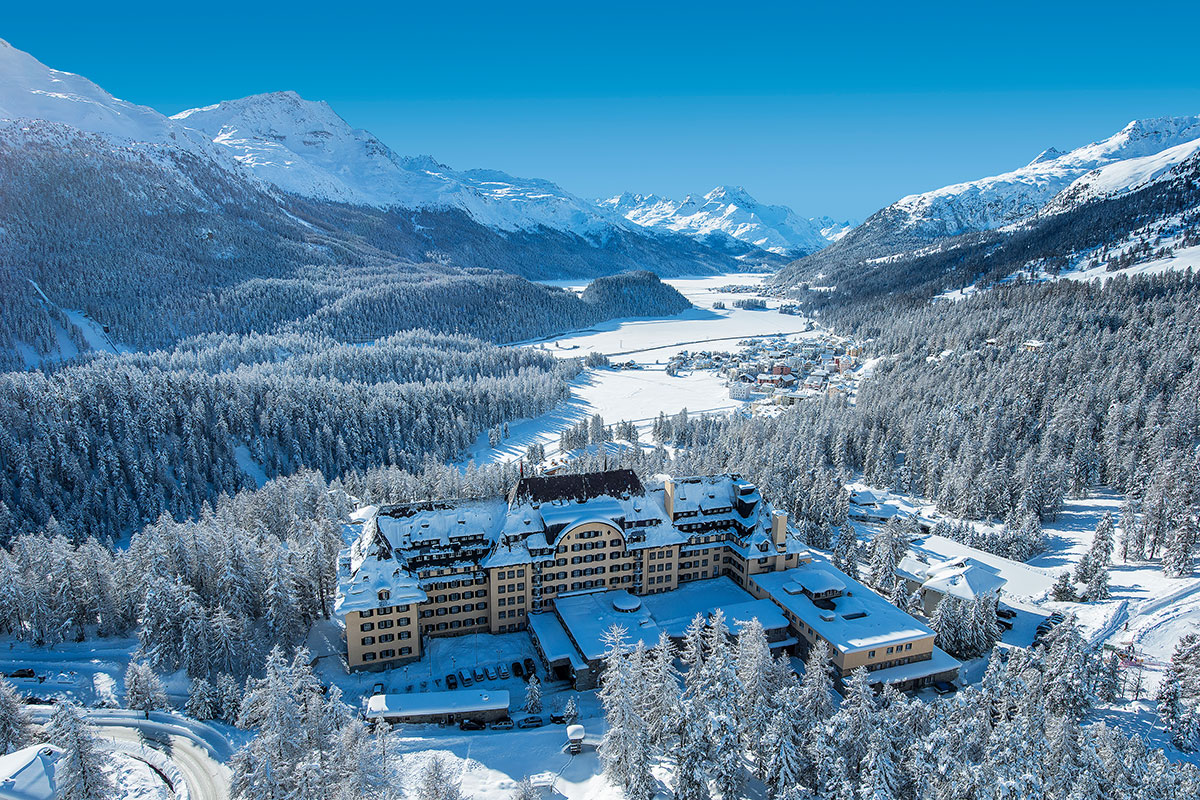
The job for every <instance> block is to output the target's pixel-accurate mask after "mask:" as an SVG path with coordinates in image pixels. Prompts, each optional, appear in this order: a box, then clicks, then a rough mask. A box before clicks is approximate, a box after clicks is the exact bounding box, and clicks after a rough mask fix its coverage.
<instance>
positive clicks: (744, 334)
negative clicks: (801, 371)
mask: <svg viewBox="0 0 1200 800" xmlns="http://www.w3.org/2000/svg"><path fill="white" fill-rule="evenodd" d="M764 277H765V276H763V275H746V274H743V273H734V274H728V275H711V276H708V277H705V278H664V279H663V283H667V284H670V285H671V286H674V287H675V288H676V289H678V290H679V292H680V294H682V295H683V296H684V297H686V298H687V299H688V301H689V302H691V304H692V305H693V306H695V308H690V309H688V310H687V311H684V312H683V313H681V314H677V315H676V316H673V317H662V318H656V319H615V320H609V321H607V322H604V323H601V324H599V325H594V326H592V327H590V328H587V329H584V330H580V331H573V332H571V333H567V334H564V335H562V336H557V337H554V338H552V339H546V340H540V341H537V342H527V343H525V344H527V345H528V346H531V347H541V348H544V349H545V350H547V351H548V352H551V353H554V354H555V355H559V356H562V357H563V358H574V357H576V356H581V355H585V354H587V353H589V352H592V351H595V352H598V353H604V354H605V355H607V356H612V357H618V356H619V357H620V358H621V360H623V361H625V360H629V361H636V362H637V363H639V364H654V363H656V362H661V363H664V364H665V363H666V362H667V361H668V360H669V359H670V357H671V356H673V355H675V354H676V353H678V352H680V351H681V350H691V351H695V350H732V349H734V348H735V346H736V345H737V341H738V340H739V339H745V338H748V337H751V336H770V335H774V334H780V333H797V332H800V331H802V329H803V328H804V327H805V326H804V318H803V317H797V316H793V315H790V314H780V313H779V311H778V309H779V305H780V302H779V300H776V299H774V298H766V304H767V308H766V309H765V310H759V311H748V310H745V309H740V308H734V307H733V303H734V301H736V300H743V299H746V298H750V297H754V296H755V295H754V294H753V293H747V294H743V293H739V292H722V291H718V289H720V288H721V287H725V286H731V285H737V286H759V285H761V284H762V281H763V279H764ZM555 285H558V286H562V287H563V288H568V289H573V290H578V291H582V290H583V288H584V285H583V284H571V283H557V284H555ZM718 301H720V302H724V303H725V306H726V307H725V308H724V309H714V308H713V307H712V306H713V303H714V302H718ZM809 335H812V336H815V335H817V334H816V333H812V334H809Z"/></svg>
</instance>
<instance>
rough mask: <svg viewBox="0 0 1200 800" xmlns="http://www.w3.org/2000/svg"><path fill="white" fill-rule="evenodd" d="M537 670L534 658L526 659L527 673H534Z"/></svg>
mask: <svg viewBox="0 0 1200 800" xmlns="http://www.w3.org/2000/svg"><path fill="white" fill-rule="evenodd" d="M536 672H537V668H536V666H535V665H534V663H533V659H532V658H527V659H525V674H526V675H533V674H534V673H536Z"/></svg>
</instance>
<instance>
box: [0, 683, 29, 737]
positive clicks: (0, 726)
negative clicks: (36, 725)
mask: <svg viewBox="0 0 1200 800" xmlns="http://www.w3.org/2000/svg"><path fill="white" fill-rule="evenodd" d="M32 737H33V721H32V720H31V719H30V717H29V713H28V712H27V711H26V710H25V706H24V703H22V702H21V698H20V696H19V695H18V694H17V691H16V689H14V688H13V685H12V684H11V683H9V682H8V681H7V680H3V679H0V755H5V754H6V753H11V752H13V751H15V750H20V749H21V748H22V747H25V746H26V745H29V744H32Z"/></svg>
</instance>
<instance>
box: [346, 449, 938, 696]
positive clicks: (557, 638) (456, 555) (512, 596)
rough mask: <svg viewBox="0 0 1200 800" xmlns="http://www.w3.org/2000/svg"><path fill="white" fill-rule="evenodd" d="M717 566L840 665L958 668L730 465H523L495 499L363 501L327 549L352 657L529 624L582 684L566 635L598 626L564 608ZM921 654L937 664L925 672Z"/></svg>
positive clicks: (365, 663)
mask: <svg viewBox="0 0 1200 800" xmlns="http://www.w3.org/2000/svg"><path fill="white" fill-rule="evenodd" d="M716 579H723V580H722V584H721V585H722V586H724V585H727V584H728V583H730V582H731V583H732V584H734V585H735V586H736V587H737V591H739V592H743V593H744V599H745V600H746V601H753V600H770V601H772V603H773V604H774V606H775V607H776V608H777V609H778V611H779V612H781V613H782V615H783V617H784V618H786V619H787V628H788V631H789V632H790V636H786V635H783V634H782V633H781V632H779V631H777V632H776V633H777V634H778V635H775V636H774V637H773V638H774V639H775V644H779V643H781V642H782V643H783V645H784V646H794V647H796V648H797V649H798V650H799V651H800V652H801V654H803V653H804V652H806V651H807V648H808V646H810V645H811V644H812V643H815V642H820V641H824V642H828V643H829V644H830V645H831V647H832V649H833V653H834V664H835V666H836V667H837V668H838V672H839V674H840V675H844V674H849V672H850V671H851V670H853V669H854V668H855V667H856V666H859V665H864V666H867V667H868V669H872V670H880V671H884V670H889V669H894V668H895V667H905V669H904V670H901V671H897V672H896V673H895V675H896V677H903V678H904V680H903V681H899V680H895V681H893V680H886V679H887V678H888V676H887V675H886V674H883V673H882V672H881V679H884V680H886V682H896V683H903V684H905V685H920V684H921V683H923V682H928V681H929V680H933V679H934V678H935V677H936V678H942V677H946V676H947V675H948V674H950V673H953V672H956V671H957V666H958V665H957V662H954V661H953V659H950V657H949V656H946V655H945V654H944V653H941V651H938V650H936V648H934V647H933V632H932V631H931V630H930V629H929V628H928V627H926V626H924V625H922V624H921V623H920V622H918V621H917V620H915V619H914V618H912V617H910V616H909V615H907V614H905V613H904V612H902V611H900V610H899V609H896V608H894V607H893V606H891V605H890V604H889V603H887V601H886V600H884V599H883V598H880V597H879V596H878V595H875V594H874V593H873V592H871V591H870V590H869V589H866V588H865V587H863V586H862V585H861V584H858V583H857V582H854V581H851V580H850V579H849V578H847V577H846V576H844V575H842V574H841V573H840V572H837V570H835V569H834V568H833V567H832V566H831V565H829V564H828V562H827V561H825V560H824V559H823V558H822V557H821V556H819V555H818V554H815V553H813V552H811V551H810V550H809V549H808V548H806V547H805V546H804V545H803V543H802V542H801V541H800V539H799V538H798V537H796V536H795V535H794V534H793V533H792V532H790V531H789V528H788V524H787V516H786V514H784V513H783V512H780V511H777V510H775V509H774V508H773V507H772V506H771V504H770V503H769V502H767V501H766V500H765V499H764V498H763V497H762V495H761V494H760V492H759V490H758V488H757V487H756V486H754V485H753V484H752V483H750V482H748V481H745V480H743V479H741V478H740V477H739V476H737V475H715V476H701V477H689V478H666V479H664V480H663V482H662V485H661V486H656V487H653V488H647V487H645V486H643V484H642V482H641V481H640V480H639V479H638V477H637V475H635V474H634V473H633V472H632V471H630V470H610V471H606V472H598V473H588V474H582V475H554V476H538V477H527V478H522V479H521V480H520V481H519V482H518V483H517V484H516V485H515V486H514V487H513V489H512V491H511V492H510V493H509V495H508V497H507V498H495V499H491V500H464V501H456V500H447V501H436V500H435V501H428V502H421V503H410V504H404V505H395V506H384V507H380V508H378V509H374V510H372V511H371V512H370V513H369V514H367V516H366V519H365V520H364V521H363V523H362V530H361V532H360V534H359V535H358V537H357V539H356V540H355V541H354V542H353V543H352V545H351V546H350V547H349V548H347V549H346V550H345V551H343V553H342V554H341V557H340V559H339V581H338V596H337V601H336V605H335V611H336V613H337V614H338V616H339V617H340V618H341V620H342V621H343V623H344V625H345V631H346V633H345V635H346V656H347V663H348V665H349V667H350V668H351V669H352V670H355V669H382V668H386V667H389V666H394V665H397V664H402V663H406V662H409V661H412V660H415V659H418V658H420V657H421V654H422V651H423V643H424V642H425V641H427V640H428V639H429V638H430V637H437V636H454V635H460V634H468V633H510V632H516V631H525V630H529V631H530V633H531V635H532V636H533V639H534V643H535V644H536V645H537V646H538V649H539V651H540V652H541V653H542V656H543V659H544V660H545V661H546V666H547V668H548V669H551V670H552V671H555V672H557V673H558V675H559V676H560V677H568V678H570V679H573V680H574V682H575V684H576V686H577V687H578V688H587V687H588V686H590V685H593V684H594V680H595V673H596V668H595V663H594V660H595V659H594V658H592V657H591V656H592V655H594V643H592V642H590V641H589V642H582V641H576V640H575V639H574V638H573V634H578V636H579V639H581V640H582V639H590V638H591V637H592V636H593V634H594V632H595V631H594V626H583V627H584V628H586V630H580V625H579V624H578V623H576V624H575V625H574V627H575V628H576V630H575V631H572V624H571V620H576V619H581V618H582V617H580V615H578V614H575V613H572V608H574V607H578V606H579V604H580V603H591V604H594V603H597V602H599V603H600V604H601V605H600V606H598V607H603V608H605V609H608V608H610V607H612V608H614V609H617V610H619V611H624V612H630V611H637V610H638V609H637V608H636V607H637V606H640V603H639V602H638V601H636V600H634V599H633V598H645V597H648V596H651V595H661V594H665V593H671V592H675V591H676V590H679V589H680V588H681V587H687V586H688V585H690V584H694V583H696V582H700V581H714V580H716ZM714 586H715V584H714ZM839 587H840V588H839ZM703 588H704V587H699V586H696V587H694V589H695V590H701V591H699V592H698V591H692V592H690V595H692V596H700V595H702V594H703ZM817 589H820V591H816V590H817ZM809 592H811V593H809ZM598 595H604V597H603V598H599V597H597V596H598ZM682 595H683V593H681V596H682ZM668 599H669V598H662V601H661V602H659V603H658V605H659V606H660V607H662V606H663V604H664V602H666V601H667V600H668ZM735 599H736V598H732V597H730V598H729V600H730V602H731V603H734V600H735ZM560 605H561V606H562V608H561V609H560V608H559V606H560ZM734 605H735V606H736V607H737V608H739V609H742V610H747V609H751V608H752V606H751V605H749V604H745V603H734ZM714 606H715V604H714ZM588 607H589V608H591V607H592V606H588ZM759 608H760V609H762V608H763V607H762V606H759ZM707 610H711V609H707ZM773 611H774V610H773ZM662 613H665V612H662V611H660V615H661V614H662ZM747 613H748V612H747ZM756 615H757V616H767V615H763V614H761V613H759V614H756ZM831 615H832V619H827V618H828V617H830V616H831ZM620 620H621V618H618V620H617V621H620ZM774 627H775V628H779V627H780V625H775V626H774ZM669 632H670V633H671V635H675V634H674V631H669ZM564 637H565V638H564ZM543 640H553V641H554V642H555V643H556V644H555V645H554V647H553V650H554V651H555V652H552V653H550V652H547V646H546V642H545V641H543ZM564 642H570V643H571V644H570V647H568V646H567V645H566V644H563V643H564ZM649 644H653V642H649ZM568 650H573V652H567V651H568ZM559 651H562V652H559ZM938 654H940V655H938ZM551 656H554V657H553V658H552V657H551ZM922 661H929V662H930V663H929V664H928V665H926V666H928V667H930V668H931V669H932V668H935V667H936V668H937V669H936V670H935V671H933V672H928V673H927V674H926V671H924V670H922V669H921V668H920V662H922ZM913 664H917V665H918V666H917V667H916V668H914V667H912V666H911V665H913ZM917 673H922V674H917ZM881 682H883V680H881Z"/></svg>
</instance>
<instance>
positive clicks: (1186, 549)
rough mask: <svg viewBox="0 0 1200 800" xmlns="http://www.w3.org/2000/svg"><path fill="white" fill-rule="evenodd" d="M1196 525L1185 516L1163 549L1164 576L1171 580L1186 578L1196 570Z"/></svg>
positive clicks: (1188, 516)
mask: <svg viewBox="0 0 1200 800" xmlns="http://www.w3.org/2000/svg"><path fill="white" fill-rule="evenodd" d="M1196 544H1197V534H1196V523H1195V521H1194V520H1193V519H1192V517H1191V515H1190V514H1186V513H1185V514H1184V515H1183V516H1182V518H1181V519H1180V520H1179V522H1178V524H1176V525H1175V526H1174V527H1173V528H1172V529H1171V531H1170V532H1169V534H1168V535H1167V541H1166V546H1165V547H1164V548H1163V560H1162V566H1163V574H1164V575H1166V576H1167V577H1169V578H1186V577H1188V576H1189V575H1191V574H1192V572H1193V571H1194V570H1195V568H1196Z"/></svg>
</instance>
